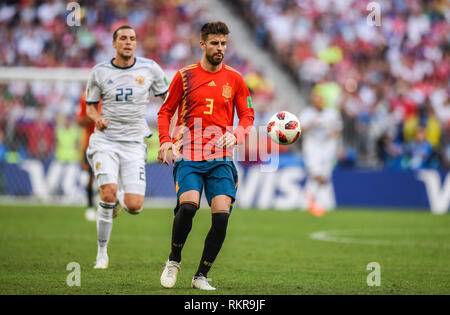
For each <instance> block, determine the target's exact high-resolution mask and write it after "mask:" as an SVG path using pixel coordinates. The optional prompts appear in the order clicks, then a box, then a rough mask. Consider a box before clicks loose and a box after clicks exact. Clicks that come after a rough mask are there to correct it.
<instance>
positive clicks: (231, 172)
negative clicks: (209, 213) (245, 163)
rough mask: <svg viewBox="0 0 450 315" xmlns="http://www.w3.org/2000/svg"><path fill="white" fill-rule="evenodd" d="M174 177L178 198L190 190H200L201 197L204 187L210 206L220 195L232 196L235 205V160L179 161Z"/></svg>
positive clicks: (236, 177)
mask: <svg viewBox="0 0 450 315" xmlns="http://www.w3.org/2000/svg"><path fill="white" fill-rule="evenodd" d="M173 178H174V182H175V190H176V192H177V198H178V199H179V198H180V196H181V194H182V193H184V192H186V191H189V190H196V191H198V192H199V193H200V197H201V195H202V191H203V188H204V189H205V195H206V200H207V201H208V204H209V205H210V206H211V200H212V199H213V198H214V197H215V196H218V195H227V196H230V197H231V199H232V201H231V207H232V206H233V203H234V200H235V198H236V190H237V186H238V173H237V170H236V167H235V166H234V163H233V161H226V160H223V161H217V160H209V161H189V160H181V161H177V162H176V163H175V165H174V168H173ZM199 203H200V200H199ZM231 207H230V211H231Z"/></svg>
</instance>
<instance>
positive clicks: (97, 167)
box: [95, 162, 100, 171]
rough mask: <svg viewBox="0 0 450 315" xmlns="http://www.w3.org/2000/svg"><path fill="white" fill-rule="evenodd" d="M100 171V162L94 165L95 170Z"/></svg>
mask: <svg viewBox="0 0 450 315" xmlns="http://www.w3.org/2000/svg"><path fill="white" fill-rule="evenodd" d="M99 169H100V162H96V163H95V170H96V171H98V170H99Z"/></svg>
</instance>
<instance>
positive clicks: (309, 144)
mask: <svg viewBox="0 0 450 315" xmlns="http://www.w3.org/2000/svg"><path fill="white" fill-rule="evenodd" d="M299 118H300V125H301V126H302V128H304V130H305V133H304V134H303V135H302V137H303V146H302V147H303V155H304V159H305V164H306V167H307V169H308V172H309V173H310V174H311V175H320V176H322V177H324V178H329V177H330V176H331V172H332V171H333V167H334V162H335V159H336V156H337V149H338V143H339V142H338V139H339V138H338V137H336V136H333V134H335V133H336V132H338V131H341V130H342V119H341V116H340V114H339V112H338V111H337V110H336V109H332V108H327V109H323V110H322V111H318V110H317V109H316V108H315V107H312V106H311V107H308V108H306V109H305V110H304V111H303V112H302V113H301V114H300V115H299Z"/></svg>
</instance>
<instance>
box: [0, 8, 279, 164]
mask: <svg viewBox="0 0 450 315" xmlns="http://www.w3.org/2000/svg"><path fill="white" fill-rule="evenodd" d="M78 3H79V4H80V6H81V21H80V22H81V26H73V27H69V26H68V25H67V23H66V19H67V17H68V14H70V13H71V12H70V11H67V10H66V3H65V2H64V1H61V0H50V1H15V2H14V1H7V2H1V4H0V33H1V34H2V36H0V66H16V67H17V66H23V67H42V68H45V67H76V68H79V67H85V68H91V67H93V66H94V65H95V64H97V63H99V62H103V61H105V60H108V59H110V58H112V56H113V51H112V50H111V49H112V48H111V40H112V32H113V30H114V29H116V28H117V27H118V26H119V25H122V24H129V25H132V26H133V27H134V28H135V29H136V33H137V36H138V37H139V38H140V40H139V42H140V45H139V46H138V48H137V55H138V56H142V57H146V58H150V59H153V60H155V61H157V62H158V63H160V64H161V65H162V67H163V69H164V70H165V71H166V73H167V74H168V77H170V74H171V73H173V72H174V71H176V70H177V69H179V68H181V67H184V66H186V65H189V64H190V63H194V62H197V60H198V59H199V56H200V55H201V49H200V47H199V37H198V33H199V29H200V27H201V26H202V25H203V23H204V22H206V21H207V20H209V16H208V14H207V12H206V10H205V9H204V8H202V6H200V5H199V4H198V3H197V2H196V1H194V0H174V1H162V0H145V1H129V0H125V1H117V0H99V1H84V0H82V1H78ZM225 62H226V63H227V64H229V65H231V66H232V67H234V68H235V69H237V70H238V71H240V72H241V73H242V74H243V75H244V76H247V79H248V83H249V84H250V85H252V88H253V91H252V96H253V97H254V98H257V99H260V100H261V104H263V105H262V107H263V108H264V109H263V111H264V112H267V111H269V110H272V107H273V106H272V103H273V102H274V100H273V86H271V84H270V82H268V81H267V80H266V79H265V78H264V77H263V76H262V75H261V73H259V72H258V71H256V70H255V69H252V67H250V65H249V63H248V61H246V60H243V59H242V58H240V57H239V56H238V55H237V53H236V51H235V49H233V45H232V44H231V43H230V44H229V45H228V50H227V59H226V60H225ZM43 71H45V70H43ZM83 89H84V84H79V83H74V82H56V81H53V82H41V81H39V82H38V81H29V82H25V81H14V82H8V83H0V131H1V132H3V134H4V141H3V143H4V145H5V147H6V148H8V149H9V150H11V148H12V146H14V147H15V149H17V150H18V152H21V153H20V154H21V155H22V154H25V155H29V156H30V157H31V158H38V159H44V160H47V159H51V158H52V157H54V156H56V157H57V158H58V159H59V160H61V161H68V158H67V156H71V155H72V154H71V153H70V154H69V153H68V152H69V151H70V150H71V148H72V142H73V141H74V139H75V136H74V134H75V133H74V130H73V128H72V127H70V128H68V129H67V128H63V127H62V125H60V124H58V126H57V127H56V130H55V124H56V120H57V117H59V116H62V117H64V116H65V117H66V118H62V119H68V120H69V121H70V120H71V119H72V117H74V116H75V113H76V108H77V104H78V97H79V95H80V94H81V93H82V91H83ZM254 103H255V111H256V113H257V115H258V113H259V103H260V102H259V101H257V102H254ZM264 115H265V114H263V115H259V117H263V118H261V119H264V117H265V116H264ZM150 123H151V122H150ZM264 124H265V123H264ZM66 138H67V139H66ZM154 138H155V139H157V137H154ZM55 139H56V140H55ZM68 139H69V140H70V141H69V140H68ZM55 142H56V145H55ZM69 142H70V143H69ZM62 146H64V147H62ZM55 150H56V151H55ZM14 152H15V151H14ZM71 159H72V158H70V159H69V160H71Z"/></svg>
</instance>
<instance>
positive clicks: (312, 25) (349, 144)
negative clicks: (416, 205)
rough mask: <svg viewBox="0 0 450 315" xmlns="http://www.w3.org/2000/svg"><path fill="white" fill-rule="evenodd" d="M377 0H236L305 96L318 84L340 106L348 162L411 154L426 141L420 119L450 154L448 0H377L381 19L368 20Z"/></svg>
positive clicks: (388, 161)
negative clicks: (378, 23)
mask: <svg viewBox="0 0 450 315" xmlns="http://www.w3.org/2000/svg"><path fill="white" fill-rule="evenodd" d="M369 2H370V0H345V1H333V0H320V1H315V0H305V1H296V0H262V1H261V0H230V1H227V3H230V4H231V5H232V6H233V7H234V8H235V9H236V12H237V13H238V14H240V15H241V16H243V17H244V19H245V20H246V21H248V22H249V24H250V26H251V27H252V28H253V30H254V32H255V36H256V37H257V38H258V42H259V43H261V44H262V45H264V47H266V48H268V49H270V50H271V51H272V52H273V55H274V57H275V59H276V60H277V61H278V62H279V63H280V64H281V65H282V66H283V67H285V68H286V69H288V70H289V72H290V74H291V76H292V78H293V80H295V81H297V82H298V84H299V85H300V86H301V87H302V90H303V91H305V95H308V93H309V92H308V89H311V90H313V91H316V92H317V91H318V92H319V93H320V94H321V95H322V97H324V99H325V101H326V103H327V106H337V107H339V108H340V110H341V114H342V116H343V120H344V130H343V140H344V145H343V146H342V152H341V154H340V156H341V157H342V158H343V160H345V159H347V157H348V156H352V157H353V156H355V154H354V153H355V152H356V159H357V165H363V166H370V165H371V166H377V165H379V162H380V161H381V163H382V164H383V165H385V166H387V167H391V166H393V165H401V163H398V161H401V160H402V154H403V153H404V152H406V151H407V152H408V154H412V153H411V152H416V153H417V152H419V151H420V150H419V149H418V148H422V149H423V148H424V147H425V144H423V143H422V144H420V145H419V144H418V139H417V137H419V138H420V135H421V132H422V131H420V130H421V129H420V128H421V127H419V126H422V127H423V128H425V129H424V130H425V131H424V132H425V138H426V139H427V143H428V144H429V145H430V146H431V148H432V149H433V150H434V151H435V152H436V153H438V154H439V155H440V156H446V154H445V153H443V152H441V151H440V150H443V148H442V146H441V143H442V142H444V143H448V142H449V139H448V138H447V137H448V136H449V134H448V132H447V131H448V130H447V125H448V124H449V120H450V106H448V96H449V85H448V83H449V81H448V78H449V77H450V45H449V44H448V43H449V41H448V33H449V30H450V29H449V25H450V23H449V19H450V6H449V3H448V1H447V0H411V1H408V0H396V1H387V0H386V1H378V3H379V4H380V6H381V15H382V16H381V26H380V27H376V26H371V25H369V24H368V23H367V16H368V13H369V11H368V10H367V4H368V3H369ZM261 30H264V31H261ZM287 43H288V44H287ZM271 47H272V48H271ZM305 89H306V90H305ZM443 126H445V127H443ZM441 129H444V132H441ZM413 143H414V145H413ZM425 151H426V150H425ZM349 152H351V154H349ZM419 155H420V154H418V153H417V154H414V155H413V156H415V157H417V156H419ZM441 160H442V159H441ZM414 161H416V160H414ZM345 163H347V162H345ZM407 164H408V163H407ZM413 164H414V163H413ZM419 164H420V163H419ZM408 165H410V164H408ZM414 165H415V164H414ZM423 165H425V166H427V165H429V164H427V163H425V164H423ZM423 165H422V166H423ZM404 166H405V167H409V166H407V165H406V164H405V165H404ZM442 166H444V167H448V163H444V164H443V165H442Z"/></svg>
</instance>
